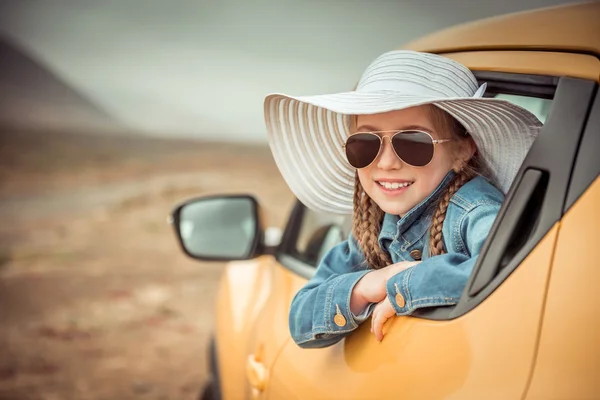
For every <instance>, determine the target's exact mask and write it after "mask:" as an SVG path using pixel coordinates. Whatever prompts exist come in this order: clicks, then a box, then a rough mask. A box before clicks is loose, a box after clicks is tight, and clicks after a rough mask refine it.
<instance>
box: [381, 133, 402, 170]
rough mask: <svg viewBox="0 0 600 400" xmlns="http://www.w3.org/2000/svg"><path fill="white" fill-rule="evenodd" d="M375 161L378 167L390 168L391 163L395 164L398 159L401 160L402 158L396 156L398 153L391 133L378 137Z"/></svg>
mask: <svg viewBox="0 0 600 400" xmlns="http://www.w3.org/2000/svg"><path fill="white" fill-rule="evenodd" d="M385 139H388V142H389V144H388V145H386V143H385ZM376 161H377V162H378V164H379V166H380V168H384V169H387V168H390V167H391V166H392V165H395V164H396V163H397V162H398V161H400V162H402V159H400V157H398V154H397V153H396V150H395V149H394V145H393V143H392V136H391V135H389V136H388V135H386V136H381V137H380V147H379V154H378V157H377V160H376Z"/></svg>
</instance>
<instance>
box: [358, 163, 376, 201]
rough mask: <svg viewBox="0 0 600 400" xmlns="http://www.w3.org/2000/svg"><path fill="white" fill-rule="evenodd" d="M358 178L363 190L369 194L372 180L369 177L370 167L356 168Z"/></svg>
mask: <svg viewBox="0 0 600 400" xmlns="http://www.w3.org/2000/svg"><path fill="white" fill-rule="evenodd" d="M357 172H358V180H359V181H360V184H361V185H362V187H363V190H364V191H365V192H367V194H370V192H371V186H372V183H373V180H372V179H371V167H368V168H362V169H359V170H357Z"/></svg>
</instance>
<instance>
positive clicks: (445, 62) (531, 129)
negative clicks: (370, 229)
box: [264, 50, 541, 214]
mask: <svg viewBox="0 0 600 400" xmlns="http://www.w3.org/2000/svg"><path fill="white" fill-rule="evenodd" d="M484 91H485V84H483V85H482V86H481V87H479V88H478V83H477V79H476V78H475V76H474V75H473V73H472V72H471V71H470V70H469V69H468V68H467V67H465V66H464V65H462V64H460V63H458V62H456V61H453V60H451V59H449V58H446V57H442V56H439V55H435V54H429V53H421V52H415V51H406V50H398V51H391V52H388V53H385V54H383V55H381V56H379V57H378V58H377V59H376V60H375V61H373V63H371V64H370V65H369V66H368V67H367V69H366V70H365V72H364V73H363V75H362V77H361V78H360V81H359V83H358V85H357V87H356V90H354V91H351V92H344V93H337V94H326V95H318V96H300V97H293V96H288V95H285V94H271V95H269V96H267V97H266V99H265V103H264V107H265V121H266V125H267V131H268V137H269V145H270V147H271V151H272V153H273V157H274V159H275V162H276V164H277V166H278V168H279V170H280V172H281V174H282V175H283V178H284V179H285V181H286V183H287V184H288V186H289V187H290V189H291V190H292V192H293V193H294V194H295V195H296V197H297V198H298V199H299V200H300V201H301V202H302V203H304V204H305V205H306V206H307V207H309V208H311V209H314V210H317V211H325V212H333V213H338V214H348V213H351V212H352V208H353V204H352V201H353V193H354V179H355V169H354V168H353V167H352V166H351V165H350V164H349V163H348V161H347V159H346V155H345V153H344V149H343V144H344V143H345V142H346V139H347V138H348V136H349V135H350V133H351V132H349V128H350V123H349V122H350V116H351V115H360V114H378V113H383V112H387V111H394V110H402V109H405V108H409V107H414V106H418V105H424V104H433V105H435V106H437V107H439V108H440V109H442V110H444V111H446V112H447V113H448V114H450V115H452V116H453V117H454V118H456V119H457V120H458V121H459V122H460V123H461V124H462V125H463V126H464V127H465V128H466V130H467V132H468V133H469V134H470V135H471V136H472V138H473V140H474V141H475V144H476V145H477V149H478V151H479V154H480V157H481V159H482V161H483V162H484V163H485V169H486V171H488V173H489V174H491V176H488V178H490V179H491V181H492V183H493V184H495V185H496V186H497V187H498V188H500V189H502V190H503V191H504V193H506V192H507V191H508V188H509V187H510V185H511V183H512V180H513V179H514V177H515V175H516V173H517V172H518V170H519V167H520V165H521V163H522V162H523V159H524V158H525V155H526V154H527V152H528V151H529V148H530V147H531V144H532V143H533V140H534V139H535V136H536V135H537V132H538V131H539V130H540V126H541V122H540V121H539V120H538V119H537V118H536V117H535V116H534V115H533V114H532V113H530V112H529V111H527V110H525V109H524V108H521V107H519V106H517V105H515V104H513V103H510V102H508V101H506V100H501V99H494V98H484V97H483V93H484Z"/></svg>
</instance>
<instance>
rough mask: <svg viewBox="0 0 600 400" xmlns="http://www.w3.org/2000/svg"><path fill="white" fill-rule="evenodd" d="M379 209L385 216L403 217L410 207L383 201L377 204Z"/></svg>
mask: <svg viewBox="0 0 600 400" xmlns="http://www.w3.org/2000/svg"><path fill="white" fill-rule="evenodd" d="M378 205H379V208H381V209H382V210H383V212H385V213H386V214H392V215H399V216H403V215H404V214H406V213H407V212H409V211H410V210H411V208H412V206H408V205H406V204H401V203H399V202H391V201H385V202H381V203H378Z"/></svg>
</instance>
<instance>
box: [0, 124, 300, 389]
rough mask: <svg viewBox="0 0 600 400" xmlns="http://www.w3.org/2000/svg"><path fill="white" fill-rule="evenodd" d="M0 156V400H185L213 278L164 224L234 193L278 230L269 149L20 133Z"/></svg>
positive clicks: (216, 270) (201, 365)
mask: <svg viewBox="0 0 600 400" xmlns="http://www.w3.org/2000/svg"><path fill="white" fill-rule="evenodd" d="M31 143H35V146H32V145H31ZM1 152H3V153H4V154H0V182H2V185H1V186H0V218H2V221H4V223H3V224H1V225H0V321H2V326H3V328H2V330H0V354H2V357H0V399H129V398H140V397H143V398H145V399H175V398H176V399H194V398H196V396H197V395H198V393H199V391H200V388H201V386H202V384H203V382H204V380H205V379H206V377H207V360H206V346H207V341H208V338H209V337H210V334H211V331H212V323H213V318H214V315H213V309H214V297H215V294H216V288H217V283H218V280H219V276H220V272H221V270H222V267H223V265H222V264H219V263H199V262H195V261H193V260H190V259H188V258H186V257H185V256H184V255H183V254H182V253H181V252H180V250H179V248H178V247H177V244H176V242H175V239H174V235H173V232H172V230H171V227H170V226H168V225H167V224H166V216H167V215H168V213H169V212H170V210H171V209H172V207H173V205H174V204H175V203H177V202H179V201H181V200H182V199H184V198H188V197H190V196H196V195H203V194H208V193H225V192H227V193H231V192H244V193H253V194H255V195H257V197H258V198H259V200H260V201H261V204H263V205H264V206H265V208H266V209H267V211H268V213H267V214H268V217H269V224H270V225H279V226H281V225H282V223H283V221H284V219H285V217H286V216H287V212H288V211H289V208H290V206H291V201H292V196H291V194H290V193H289V191H288V189H287V187H285V184H284V183H283V181H282V180H281V178H280V177H279V174H278V172H277V170H276V168H275V166H274V164H273V162H272V160H271V158H270V156H269V153H268V150H267V149H266V148H264V147H244V146H237V147H235V146H234V147H232V146H231V145H227V146H223V145H220V144H215V143H213V144H207V143H200V142H177V141H172V142H171V141H164V140H163V141H159V140H153V139H135V140H133V139H131V138H128V139H119V138H112V139H110V140H109V139H97V138H93V137H92V138H89V137H88V138H87V139H86V138H83V139H82V138H80V137H75V136H73V137H70V136H69V135H63V136H61V137H60V140H59V137H54V136H52V137H48V136H43V135H42V136H39V135H38V136H35V135H30V134H23V133H21V134H18V135H3V136H0V153H1ZM265 178H268V179H265Z"/></svg>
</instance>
